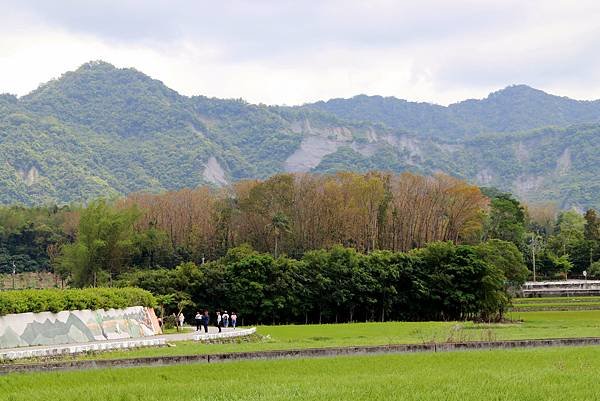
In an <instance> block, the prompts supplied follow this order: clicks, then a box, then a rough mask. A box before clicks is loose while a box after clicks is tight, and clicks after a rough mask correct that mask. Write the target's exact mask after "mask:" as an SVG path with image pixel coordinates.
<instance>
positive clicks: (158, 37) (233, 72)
mask: <svg viewBox="0 0 600 401" xmlns="http://www.w3.org/2000/svg"><path fill="white" fill-rule="evenodd" d="M599 21H600V2H598V1H596V0H576V1H575V0H418V1H417V0H414V1H388V0H375V1H368V0H364V1H353V0H320V1H308V0H295V1H287V0H248V1H227V0H216V1H215V0H212V1H202V0H188V1H184V0H164V1H163V0H96V1H85V0H52V1H50V0H37V1H36V0H0V93H1V92H9V93H15V94H18V95H23V94H26V93H28V92H29V91H31V90H33V89H35V88H36V87H37V86H38V85H39V84H40V83H42V82H45V81H47V80H49V79H52V78H56V77H58V76H60V75H61V74H62V73H64V72H65V71H68V70H73V69H75V68H77V67H78V66H79V65H81V64H83V63H85V62H87V61H90V60H100V59H101V60H105V61H108V62H110V63H112V64H114V65H116V66H119V67H135V68H137V69H139V70H141V71H143V72H145V73H146V74H148V75H150V76H152V77H153V78H156V79H159V80H161V81H163V82H164V83H165V84H167V85H168V86H170V87H171V88H173V89H175V90H177V91H178V92H180V93H182V94H186V95H195V94H202V95H207V96H217V97H227V98H231V97H235V98H239V97H242V98H244V99H246V100H248V101H250V102H255V103H257V102H263V103H268V104H299V103H304V102H310V101H315V100H320V99H329V98H333V97H351V96H353V95H356V94H359V93H366V94H370V95H375V94H378V95H385V96H396V97H399V98H403V99H408V100H416V101H428V102H433V103H440V104H448V103H452V102H456V101H459V100H462V99H465V98H482V97H485V96H486V95H487V94H488V93H489V92H491V91H494V90H497V89H500V88H503V87H505V86H507V85H510V84H520V83H523V84H528V85H531V86H534V87H537V88H539V89H542V90H545V91H547V92H551V93H555V94H558V95H564V96H569V97H574V98H578V99H597V98H600V23H599Z"/></svg>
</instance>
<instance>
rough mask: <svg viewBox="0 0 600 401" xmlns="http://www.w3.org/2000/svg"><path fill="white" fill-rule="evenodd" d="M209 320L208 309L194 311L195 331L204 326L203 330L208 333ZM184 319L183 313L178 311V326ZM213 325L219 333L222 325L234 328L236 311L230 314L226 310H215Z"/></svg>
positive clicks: (181, 325)
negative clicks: (201, 311)
mask: <svg viewBox="0 0 600 401" xmlns="http://www.w3.org/2000/svg"><path fill="white" fill-rule="evenodd" d="M210 320H211V319H210V315H209V313H208V310H206V309H205V310H204V312H203V313H200V311H198V312H196V316H194V322H195V323H196V331H200V328H201V327H204V332H205V333H208V326H209V325H210ZM184 321H185V317H184V316H183V313H180V314H179V325H180V327H183V322H184ZM215 326H216V327H217V328H218V329H219V333H220V332H221V330H222V328H223V327H225V328H227V327H232V328H233V329H234V330H235V327H236V326H237V313H235V312H231V315H230V314H229V313H227V311H224V312H223V313H221V311H217V313H216V318H215Z"/></svg>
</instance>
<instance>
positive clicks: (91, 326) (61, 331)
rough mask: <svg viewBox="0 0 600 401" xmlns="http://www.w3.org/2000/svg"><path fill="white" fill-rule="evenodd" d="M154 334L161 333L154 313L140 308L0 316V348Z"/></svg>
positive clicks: (149, 309)
mask: <svg viewBox="0 0 600 401" xmlns="http://www.w3.org/2000/svg"><path fill="white" fill-rule="evenodd" d="M155 334H160V327H159V326H158V321H157V319H156V315H155V314H154V310H153V309H152V308H144V307H142V306H134V307H131V308H126V309H109V310H106V311H105V310H103V309H100V310H95V311H91V310H80V311H63V312H59V313H52V312H42V313H20V314H16V315H6V316H1V317H0V348H16V347H27V346H32V345H54V344H69V343H84V342H89V341H98V340H114V339H123V338H138V337H145V336H152V335H155Z"/></svg>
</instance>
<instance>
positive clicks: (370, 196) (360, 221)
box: [0, 172, 600, 286]
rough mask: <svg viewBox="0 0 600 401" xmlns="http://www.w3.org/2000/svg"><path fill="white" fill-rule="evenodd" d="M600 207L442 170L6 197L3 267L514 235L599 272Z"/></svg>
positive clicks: (100, 269)
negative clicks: (565, 207) (59, 198)
mask: <svg viewBox="0 0 600 401" xmlns="http://www.w3.org/2000/svg"><path fill="white" fill-rule="evenodd" d="M599 227H600V223H599V218H598V216H597V214H596V212H595V211H594V210H592V209H590V210H588V211H587V212H586V213H585V215H584V216H583V215H582V214H580V213H579V212H578V211H574V210H569V211H559V210H558V209H557V208H556V207H555V206H553V205H551V204H542V205H539V204H538V205H527V204H522V203H520V202H519V201H518V200H517V199H515V198H514V197H512V196H511V195H510V194H506V193H502V192H500V191H498V190H495V189H490V188H482V189H480V188H478V187H476V186H472V185H469V184H467V183H466V182H464V181H461V180H459V179H456V178H452V177H449V176H445V175H441V174H439V175H434V176H420V175H415V174H410V173H404V174H400V175H395V174H386V173H374V172H372V173H366V174H356V173H337V174H331V175H317V174H280V175H276V176H273V177H270V178H268V179H265V180H248V181H240V182H238V183H236V184H234V185H232V186H231V187H227V188H224V189H214V188H210V187H199V188H196V189H184V190H179V191H173V192H166V193H162V194H149V193H135V194H132V195H130V196H128V197H126V198H121V199H116V200H111V201H109V200H97V201H94V202H90V203H89V204H88V205H86V206H85V207H84V206H78V205H71V206H63V207H56V206H50V207H37V208H24V207H19V206H13V207H0V272H1V273H11V272H12V269H13V263H14V264H15V267H16V270H17V272H22V271H54V272H55V273H56V274H58V275H59V276H60V277H61V278H62V279H63V281H64V283H67V282H68V283H69V284H70V285H72V286H99V285H110V284H111V283H112V282H113V281H114V280H118V279H119V277H120V276H121V275H122V274H123V273H127V272H131V271H133V270H137V269H157V268H166V269H173V268H175V267H177V266H179V265H181V264H182V263H186V262H193V263H195V264H197V265H201V264H202V263H203V262H209V261H215V260H218V259H219V258H222V257H224V256H225V255H227V252H228V251H229V250H230V249H232V248H235V247H239V246H242V245H244V244H248V245H249V246H250V247H251V248H252V249H254V250H256V251H258V252H261V253H270V254H272V255H273V256H274V257H276V258H277V257H279V256H281V255H286V256H288V257H291V258H292V259H295V260H301V259H302V258H303V257H304V255H305V254H306V253H307V252H309V251H312V250H319V249H325V250H327V249H331V248H332V247H333V246H336V245H341V246H343V247H347V248H353V249H355V250H356V251H358V252H359V253H367V254H368V253H371V252H374V251H376V250H389V251H392V252H408V251H410V250H411V249H415V248H421V247H424V246H426V245H427V244H429V243H431V242H435V241H452V242H453V243H455V244H465V245H477V244H481V243H482V242H486V241H488V240H491V239H500V240H503V241H506V242H511V243H513V244H514V245H515V246H516V247H517V249H518V250H519V251H520V252H521V253H522V254H523V257H524V260H525V263H526V265H527V266H528V268H529V270H530V271H531V273H530V278H533V270H534V261H535V272H536V277H537V278H564V277H570V276H579V275H581V273H582V272H583V270H586V271H587V272H588V273H589V276H588V277H600V263H599V262H598V261H599V260H600V228H599Z"/></svg>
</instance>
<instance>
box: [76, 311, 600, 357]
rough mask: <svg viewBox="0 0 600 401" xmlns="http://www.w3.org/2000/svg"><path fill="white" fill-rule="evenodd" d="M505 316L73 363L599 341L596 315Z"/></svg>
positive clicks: (270, 330)
mask: <svg viewBox="0 0 600 401" xmlns="http://www.w3.org/2000/svg"><path fill="white" fill-rule="evenodd" d="M510 317H511V318H513V319H517V320H519V322H515V323H504V324H474V323H472V322H389V323H353V324H337V325H334V324H327V325H307V326H305V325H298V326H293V325H290V326H261V327H259V328H258V333H259V334H260V336H257V337H254V338H252V339H251V341H248V340H246V339H240V340H236V341H235V342H232V343H224V344H205V343H197V342H193V341H183V342H178V343H176V346H175V347H168V348H140V349H136V350H126V351H112V352H104V353H97V354H91V355H84V356H78V357H77V359H118V358H136V357H147V356H168V355H192V354H215V353H224V352H244V351H263V350H284V349H293V348H322V347H343V346H353V345H385V344H405V343H410V344H420V343H428V342H462V341H495V340H524V339H538V338H565V337H599V336H600V310H591V311H567V312H563V311H546V312H522V313H521V312H515V313H512V314H511V315H510ZM237 341H240V342H237Z"/></svg>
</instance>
